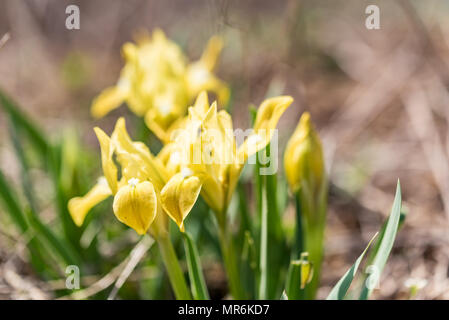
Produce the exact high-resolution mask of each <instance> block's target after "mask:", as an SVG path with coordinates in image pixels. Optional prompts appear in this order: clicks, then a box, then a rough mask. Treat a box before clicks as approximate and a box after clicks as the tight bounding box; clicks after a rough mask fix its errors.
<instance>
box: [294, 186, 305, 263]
mask: <svg viewBox="0 0 449 320" xmlns="http://www.w3.org/2000/svg"><path fill="white" fill-rule="evenodd" d="M295 205H296V229H295V240H294V241H295V242H294V247H293V249H294V250H293V258H294V259H299V257H300V255H301V253H302V252H303V251H304V238H303V236H304V230H303V226H302V219H303V218H302V213H301V200H300V196H299V194H295Z"/></svg>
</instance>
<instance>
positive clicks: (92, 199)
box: [68, 178, 112, 227]
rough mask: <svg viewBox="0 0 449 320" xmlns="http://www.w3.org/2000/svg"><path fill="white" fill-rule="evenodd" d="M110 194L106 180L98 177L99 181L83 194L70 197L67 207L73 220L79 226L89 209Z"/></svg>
mask: <svg viewBox="0 0 449 320" xmlns="http://www.w3.org/2000/svg"><path fill="white" fill-rule="evenodd" d="M103 179H104V178H103ZM110 195H112V192H111V189H109V187H108V184H107V182H106V181H103V180H102V179H101V178H100V181H99V182H98V183H97V184H96V185H95V186H94V187H93V188H92V189H91V190H90V191H89V192H88V193H87V194H86V195H85V196H83V197H75V198H72V199H70V200H69V203H68V209H69V213H70V216H71V217H72V219H73V222H75V224H76V225H77V226H78V227H80V226H81V225H82V224H83V222H84V218H85V217H86V215H87V213H88V212H89V211H90V209H92V208H93V207H94V206H96V205H97V204H98V203H100V202H101V201H103V200H105V199H106V198H107V197H109V196H110Z"/></svg>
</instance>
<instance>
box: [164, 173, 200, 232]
mask: <svg viewBox="0 0 449 320" xmlns="http://www.w3.org/2000/svg"><path fill="white" fill-rule="evenodd" d="M187 170H188V172H187V173H186V172H185V171H187ZM192 174H193V172H192V171H190V170H189V169H187V168H184V170H183V171H181V172H180V173H177V174H175V175H174V176H173V177H172V178H171V179H170V180H169V181H168V183H167V184H166V185H165V186H164V188H163V189H162V191H161V204H162V207H163V208H164V210H165V212H166V213H167V214H168V216H169V217H170V218H172V219H173V221H175V222H176V224H177V225H178V227H179V229H180V230H181V231H184V219H185V218H186V217H187V215H188V214H189V213H190V210H192V208H193V205H194V204H195V202H196V199H197V198H198V195H199V194H200V191H201V181H200V179H199V178H198V177H196V176H193V175H192Z"/></svg>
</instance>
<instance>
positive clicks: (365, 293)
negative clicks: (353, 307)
mask: <svg viewBox="0 0 449 320" xmlns="http://www.w3.org/2000/svg"><path fill="white" fill-rule="evenodd" d="M401 202H402V200H401V184H400V182H399V180H398V184H397V187H396V195H395V197H394V202H393V207H392V208H391V213H390V217H389V218H388V221H387V225H386V227H385V233H384V235H383V237H382V239H381V241H380V244H379V249H378V251H377V253H376V255H375V256H374V259H373V263H372V264H370V265H369V266H368V268H370V267H371V266H372V267H373V268H374V270H375V271H376V272H375V274H373V275H372V276H376V277H377V279H376V280H377V281H378V280H379V279H380V275H381V274H382V270H383V269H384V267H385V264H386V262H387V259H388V256H389V255H390V252H391V249H392V248H393V243H394V239H395V238H396V234H397V232H398V227H399V220H400V218H401ZM367 270H368V269H367ZM367 280H368V279H367ZM366 284H367V283H366V281H365V282H364V285H363V288H362V292H361V294H360V300H366V299H368V298H369V296H370V295H371V292H372V291H373V288H372V287H371V286H370V287H368V286H367V285H366Z"/></svg>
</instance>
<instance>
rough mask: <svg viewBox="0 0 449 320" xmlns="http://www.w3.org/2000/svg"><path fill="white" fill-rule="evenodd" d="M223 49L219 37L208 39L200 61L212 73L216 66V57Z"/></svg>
mask: <svg viewBox="0 0 449 320" xmlns="http://www.w3.org/2000/svg"><path fill="white" fill-rule="evenodd" d="M222 49H223V39H222V38H221V37H219V36H213V37H212V38H210V39H209V42H208V43H207V46H206V49H205V50H204V52H203V54H202V56H201V59H200V61H201V62H202V63H203V64H204V65H205V67H206V68H207V69H208V70H209V71H212V70H213V69H214V67H215V65H216V64H217V60H218V57H219V56H220V53H221V50H222Z"/></svg>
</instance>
